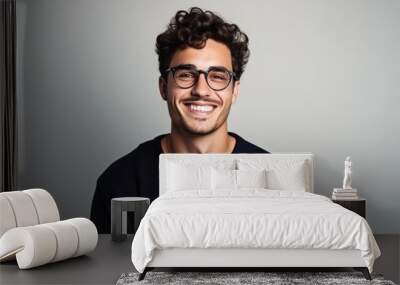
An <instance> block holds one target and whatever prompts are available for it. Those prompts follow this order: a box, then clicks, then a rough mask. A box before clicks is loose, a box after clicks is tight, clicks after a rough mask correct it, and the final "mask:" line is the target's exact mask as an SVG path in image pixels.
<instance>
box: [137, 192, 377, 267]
mask: <svg viewBox="0 0 400 285" xmlns="http://www.w3.org/2000/svg"><path fill="white" fill-rule="evenodd" d="M172 248H179V249H185V248H191V249H196V248H197V249H211V248H212V249H221V248H232V249H235V248H237V249H239V248H246V249H332V250H341V249H345V250H359V251H360V252H361V257H362V258H363V260H364V261H365V266H366V267H368V269H369V271H370V272H372V267H373V263H374V260H375V259H376V258H377V257H378V256H379V255H380V251H379V248H378V246H377V244H376V241H375V239H374V237H373V235H372V232H371V229H370V227H369V225H368V223H367V221H366V220H365V219H364V218H362V217H361V216H359V215H357V214H355V213H353V212H351V211H349V210H347V209H345V208H343V207H341V206H340V205H337V204H335V203H333V202H332V201H331V200H330V199H328V198H327V197H324V196H321V195H317V194H313V193H308V192H300V191H284V190H266V189H241V190H240V191H230V190H229V189H226V190H219V191H218V192H213V191H206V190H203V191H201V190H187V191H176V192H169V193H166V194H164V195H162V196H160V197H159V198H157V199H156V200H154V201H153V203H152V204H151V205H150V207H149V209H148V211H147V213H146V215H145V217H144V218H143V219H142V221H141V223H140V226H139V228H138V230H137V232H136V234H135V237H134V239H133V242H132V262H133V264H134V266H135V268H136V269H137V270H138V271H139V272H143V270H144V268H145V267H146V266H147V264H148V263H149V262H150V261H151V260H152V259H153V257H154V252H155V250H162V249H172Z"/></svg>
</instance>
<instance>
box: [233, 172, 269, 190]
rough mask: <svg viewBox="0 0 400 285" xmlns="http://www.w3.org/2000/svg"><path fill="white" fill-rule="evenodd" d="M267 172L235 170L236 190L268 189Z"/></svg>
mask: <svg viewBox="0 0 400 285" xmlns="http://www.w3.org/2000/svg"><path fill="white" fill-rule="evenodd" d="M267 173H268V172H267V170H266V169H262V170H240V169H239V170H236V181H237V188H239V189H240V188H268V184H267V181H268V178H267Z"/></svg>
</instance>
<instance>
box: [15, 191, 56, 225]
mask: <svg viewBox="0 0 400 285" xmlns="http://www.w3.org/2000/svg"><path fill="white" fill-rule="evenodd" d="M22 192H23V193H26V194H28V195H29V196H30V197H31V199H32V201H33V204H34V205H35V208H36V212H37V214H38V218H39V224H44V223H51V222H56V221H59V220H60V214H59V212H58V208H57V205H56V202H55V201H54V199H53V197H52V196H51V195H50V193H49V192H47V191H46V190H44V189H29V190H24V191H22Z"/></svg>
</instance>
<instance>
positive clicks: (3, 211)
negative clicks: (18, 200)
mask: <svg viewBox="0 0 400 285" xmlns="http://www.w3.org/2000/svg"><path fill="white" fill-rule="evenodd" d="M16 226H17V222H16V221H15V216H14V212H13V209H12V208H11V205H10V202H9V201H8V199H7V198H5V197H3V196H2V195H1V194H0V237H1V236H2V235H3V234H4V233H5V232H6V231H8V230H9V229H12V228H15V227H16Z"/></svg>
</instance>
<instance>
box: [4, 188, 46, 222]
mask: <svg viewBox="0 0 400 285" xmlns="http://www.w3.org/2000/svg"><path fill="white" fill-rule="evenodd" d="M1 195H2V196H3V197H5V198H6V199H7V200H8V201H9V202H10V205H11V208H12V209H13V212H14V215H15V220H16V224H17V227H26V226H33V225H37V224H38V223H39V219H38V214H37V212H36V208H35V205H34V204H33V201H32V199H31V197H30V196H29V195H28V194H26V193H24V192H22V191H10V192H2V193H1Z"/></svg>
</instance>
